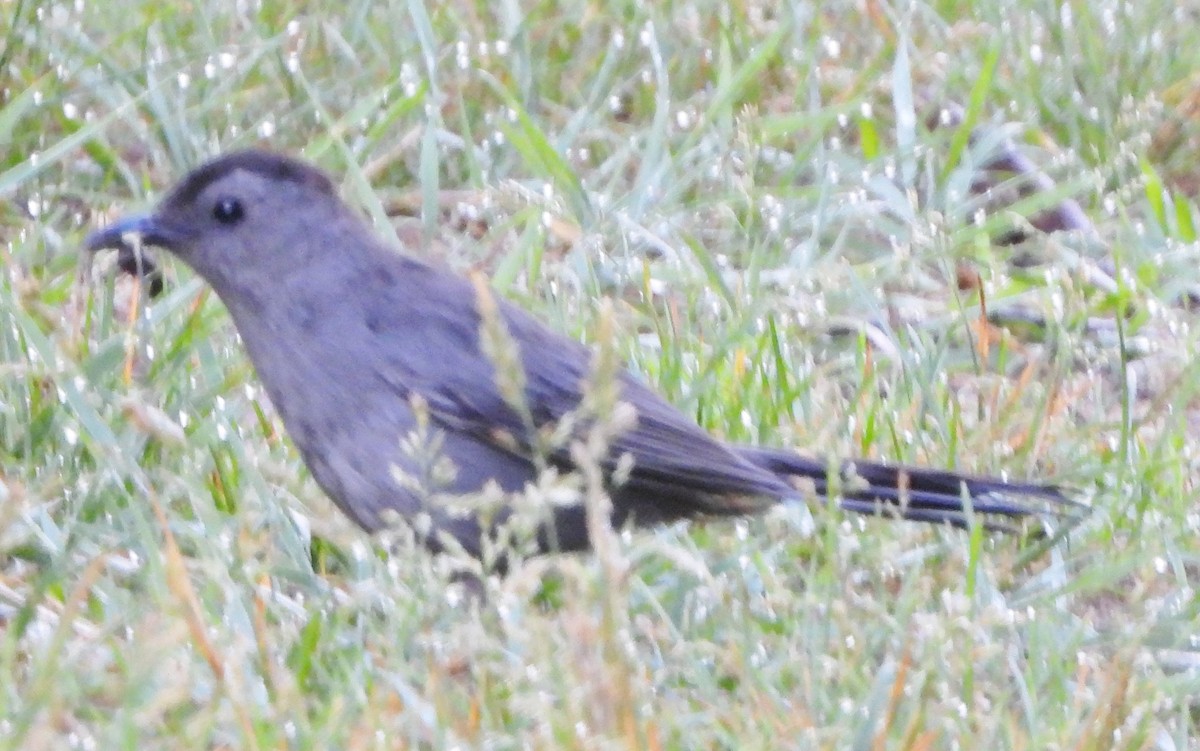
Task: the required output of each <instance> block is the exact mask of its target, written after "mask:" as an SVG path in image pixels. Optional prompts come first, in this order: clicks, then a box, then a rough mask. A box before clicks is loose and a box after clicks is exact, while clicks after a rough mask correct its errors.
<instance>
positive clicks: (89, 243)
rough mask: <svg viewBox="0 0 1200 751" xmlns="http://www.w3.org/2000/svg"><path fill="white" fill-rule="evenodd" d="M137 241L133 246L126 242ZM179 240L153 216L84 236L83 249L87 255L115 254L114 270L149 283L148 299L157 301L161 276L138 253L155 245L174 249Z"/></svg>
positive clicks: (129, 219) (126, 220)
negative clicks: (89, 252) (89, 253)
mask: <svg viewBox="0 0 1200 751" xmlns="http://www.w3.org/2000/svg"><path fill="white" fill-rule="evenodd" d="M133 238H137V246H138V247H136V248H135V244H134V243H132V242H130V240H132V239H133ZM180 239H181V238H180V237H179V236H178V233H174V232H171V231H170V230H169V229H168V228H167V227H166V226H165V225H164V224H163V223H162V222H160V221H159V220H158V219H156V218H155V217H154V216H153V215H146V216H132V217H126V218H124V219H120V220H118V221H116V222H113V223H112V224H110V225H108V226H107V227H105V228H104V229H99V230H96V231H95V232H93V233H92V234H90V235H88V238H87V240H86V241H85V242H84V247H85V248H87V249H88V250H89V251H91V252H96V251H99V250H116V251H117V266H118V267H120V269H121V271H124V272H125V273H127V274H132V275H134V276H140V277H143V278H144V279H146V280H147V281H148V282H149V283H150V296H151V297H157V296H158V294H159V293H160V292H161V291H162V288H163V280H162V273H161V272H160V271H159V269H158V265H157V264H156V263H155V262H154V259H153V258H151V257H149V256H148V255H146V254H145V253H144V252H142V250H141V248H142V246H146V245H155V246H158V247H160V248H166V249H168V250H170V249H172V248H173V247H175V245H176V243H177V242H178V241H179V240H180Z"/></svg>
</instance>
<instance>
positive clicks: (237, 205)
mask: <svg viewBox="0 0 1200 751" xmlns="http://www.w3.org/2000/svg"><path fill="white" fill-rule="evenodd" d="M245 213H246V212H245V211H244V210H243V209H242V202H241V201H239V200H238V199H236V198H229V197H225V198H218V199H217V203H216V205H214V206H213V218H214V219H216V220H217V221H218V222H220V223H221V224H237V223H238V222H239V221H241V219H242V216H243V215H245Z"/></svg>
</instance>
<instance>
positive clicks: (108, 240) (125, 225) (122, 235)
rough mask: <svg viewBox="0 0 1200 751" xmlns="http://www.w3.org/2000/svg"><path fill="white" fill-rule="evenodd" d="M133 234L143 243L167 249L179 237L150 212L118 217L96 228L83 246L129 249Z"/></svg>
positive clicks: (172, 245)
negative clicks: (143, 214)
mask: <svg viewBox="0 0 1200 751" xmlns="http://www.w3.org/2000/svg"><path fill="white" fill-rule="evenodd" d="M134 236H136V237H138V238H140V242H141V244H143V245H155V246H157V247H160V248H166V249H168V250H170V249H171V248H173V247H174V246H175V244H176V243H177V242H178V241H179V240H180V239H181V238H179V237H178V233H176V232H173V231H171V229H170V228H169V227H167V226H166V225H164V224H163V223H162V222H161V221H159V220H158V219H157V218H156V217H155V216H154V215H152V214H150V215H146V216H131V217H126V218H124V219H119V220H117V221H115V222H113V223H112V224H110V225H108V226H107V227H105V228H104V229H98V230H96V231H95V232H93V233H92V234H90V235H88V238H87V241H86V243H85V247H87V249H88V250H91V251H97V250H105V249H111V250H129V249H130V242H129V239H130V238H131V237H134Z"/></svg>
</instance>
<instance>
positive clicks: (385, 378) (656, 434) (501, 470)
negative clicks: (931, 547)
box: [85, 148, 1071, 558]
mask: <svg viewBox="0 0 1200 751" xmlns="http://www.w3.org/2000/svg"><path fill="white" fill-rule="evenodd" d="M135 237H136V238H138V239H139V240H138V241H139V242H140V243H141V244H142V245H149V246H155V247H158V248H161V249H163V250H165V251H167V252H169V253H170V254H172V255H174V256H175V257H176V258H178V259H179V260H181V261H182V262H183V263H184V264H186V265H187V266H189V267H191V269H193V270H194V271H195V273H197V274H198V275H199V276H200V277H202V278H203V279H204V280H205V281H206V282H207V283H208V284H209V285H210V286H211V287H212V289H213V290H214V291H215V292H216V295H217V296H218V298H219V299H220V300H221V301H222V303H223V304H224V306H225V307H226V309H227V310H228V312H229V314H230V316H231V317H232V319H233V323H234V326H235V327H236V329H237V332H238V334H239V335H240V338H241V341H242V343H243V345H244V347H245V350H246V352H247V354H248V356H249V359H250V361H251V362H252V364H253V366H254V369H255V371H256V373H257V376H258V378H259V379H260V380H261V382H262V384H263V386H264V387H265V390H266V392H267V394H268V396H269V397H270V401H271V403H272V404H273V405H274V408H275V410H276V411H277V413H278V414H279V416H280V417H281V419H282V421H283V425H284V427H285V429H286V431H287V433H288V435H289V436H290V438H291V440H292V442H293V443H294V445H295V446H296V448H297V449H298V451H299V453H300V455H301V457H302V458H303V461H304V463H305V465H306V466H307V467H308V469H309V471H310V473H311V475H312V477H313V478H314V479H315V480H316V482H317V484H318V485H319V486H320V487H321V489H322V490H323V491H324V492H325V494H327V495H328V496H329V498H331V499H332V500H333V502H334V504H335V505H336V506H337V507H338V508H339V509H341V511H342V512H344V513H345V514H346V515H347V516H348V517H350V519H352V520H353V521H354V522H356V523H357V524H358V525H359V526H360V527H362V528H363V529H364V530H366V531H367V532H378V531H380V530H382V529H386V528H389V527H391V526H394V525H396V524H397V523H401V522H402V523H406V524H408V525H410V526H411V528H413V529H414V530H416V531H417V534H418V537H419V539H420V540H421V542H422V543H423V544H424V545H425V546H427V547H428V548H429V549H430V550H432V551H434V552H444V551H446V550H449V549H455V550H461V551H465V553H466V554H468V555H469V556H473V557H475V558H480V557H481V556H483V555H484V552H485V550H486V549H487V544H486V541H487V540H489V539H493V536H494V535H496V534H497V532H498V530H499V529H501V528H502V526H503V525H504V524H505V523H506V522H507V521H509V520H510V519H512V518H515V516H516V512H514V510H513V509H514V504H513V503H512V499H513V497H514V496H515V494H519V493H522V492H524V491H527V490H528V486H530V485H531V484H533V483H536V482H537V480H538V477H539V476H540V473H542V472H544V471H546V470H547V469H552V470H553V471H555V472H558V473H562V475H563V476H570V475H571V474H572V473H578V472H579V470H581V469H582V468H583V462H585V461H591V460H585V459H584V458H581V457H582V454H581V452H580V451H578V450H574V449H577V448H578V446H579V445H580V442H581V441H583V440H584V438H585V436H584V431H587V430H591V429H593V428H594V427H595V426H596V425H597V424H598V423H599V422H600V418H601V417H602V416H601V415H596V414H592V415H590V416H589V415H588V414H587V410H586V409H584V407H585V406H586V403H587V399H588V394H589V393H591V391H589V389H590V386H589V384H590V383H591V381H590V379H592V378H593V371H594V370H595V365H596V362H597V360H596V358H597V357H598V355H597V354H596V350H595V349H594V348H589V347H588V346H586V345H584V344H583V343H581V342H578V341H576V340H574V339H572V338H570V337H568V336H566V335H564V334H562V333H560V332H557V331H554V330H552V329H551V328H549V327H548V326H547V325H546V324H544V323H543V322H542V321H540V320H539V319H537V318H536V317H535V316H533V315H532V314H530V313H528V312H526V311H525V310H523V309H521V308H520V307H518V306H516V305H515V304H513V303H511V302H509V301H506V300H504V299H503V298H502V297H500V296H499V295H497V294H494V293H492V291H491V290H490V288H489V287H488V286H487V285H486V283H481V282H480V281H479V280H478V278H475V279H472V278H469V277H468V276H464V275H462V274H459V273H457V272H455V271H453V270H450V269H448V268H444V267H443V266H441V265H439V264H437V263H434V262H430V261H427V260H423V259H421V258H418V257H415V256H414V255H411V254H407V253H404V252H401V251H400V250H397V249H395V248H393V247H391V246H390V245H389V244H388V243H387V242H385V241H384V240H383V239H382V238H381V237H379V236H378V235H376V234H375V233H374V231H373V230H372V228H371V227H370V226H369V225H368V224H367V223H366V221H365V220H364V219H363V218H362V217H361V216H360V215H359V213H357V212H356V211H355V209H353V208H352V207H351V206H350V205H348V204H347V203H345V202H344V201H342V200H341V199H340V198H339V196H338V192H337V190H336V187H335V183H334V181H333V179H332V178H331V177H330V176H329V175H328V174H327V173H325V172H323V171H322V170H321V169H320V168H318V167H316V166H314V165H313V164H311V163H309V162H306V161H304V160H302V159H299V158H296V157H292V156H288V155H285V154H281V153H276V152H273V151H269V150H265V149H257V148H255V149H247V150H240V151H233V152H229V153H226V154H223V155H220V156H217V157H215V158H213V159H212V160H210V161H208V162H206V163H204V164H202V165H201V166H199V167H197V168H195V169H194V170H192V171H191V172H190V173H188V174H187V175H186V176H184V177H183V179H182V180H180V181H179V183H178V184H177V185H175V186H174V187H173V188H172V189H170V190H169V191H168V192H167V193H166V194H165V197H163V198H162V200H161V201H160V202H159V203H158V204H157V206H156V207H155V209H154V210H153V211H152V212H151V213H149V214H144V215H133V216H130V217H128V218H124V219H119V220H117V221H115V222H113V223H112V224H110V225H108V226H106V227H102V228H100V229H97V230H95V231H93V232H92V233H91V234H90V235H89V236H88V238H87V239H86V241H85V245H86V248H87V249H88V250H89V251H93V252H94V251H99V250H102V249H116V250H118V251H119V252H120V253H121V258H122V262H121V263H122V266H123V267H126V268H132V267H133V264H132V262H131V261H130V260H129V259H130V258H131V256H130V255H129V254H130V252H131V248H132V245H131V241H133V240H134V238H135ZM151 268H152V267H151ZM493 330H495V331H499V332H501V333H500V335H499V336H501V339H500V341H502V342H507V343H508V344H509V345H511V351H512V357H511V358H510V360H511V361H501V360H500V358H499V357H498V356H497V355H496V353H495V352H494V351H493V350H494V347H493V348H492V349H489V341H491V339H490V338H489V337H490V334H489V332H490V331H493ZM611 380H612V381H613V386H614V388H613V389H612V390H613V391H614V393H615V397H614V400H613V402H612V403H611V404H609V405H607V406H608V408H610V411H611V412H612V414H618V413H619V414H621V415H624V416H625V417H624V418H623V420H618V421H617V422H623V424H622V425H618V426H616V428H614V429H613V430H612V431H611V433H612V434H611V435H609V436H607V439H606V441H604V442H602V443H601V446H600V452H599V455H598V456H595V457H594V461H593V464H594V468H595V469H598V470H599V473H598V476H599V477H600V478H601V484H602V486H603V490H604V495H605V496H607V498H608V500H609V502H610V509H609V513H610V516H609V519H608V521H609V523H610V524H611V525H612V526H613V527H614V528H618V529H623V528H626V527H646V526H651V525H659V524H664V523H670V522H674V521H678V520H684V519H703V518H713V517H738V516H745V515H750V514H758V513H762V512H764V511H766V510H768V509H771V508H774V507H775V506H777V505H779V504H789V503H809V502H812V501H814V500H816V501H819V502H832V503H836V504H838V505H840V506H841V508H843V509H845V510H847V511H850V512H856V513H861V514H868V515H878V516H882V517H886V518H893V519H904V520H912V521H916V522H927V523H933V524H941V525H951V526H956V527H967V526H969V525H971V524H973V523H975V522H976V520H980V519H982V520H984V521H983V522H982V523H985V524H988V523H996V524H997V525H998V526H1005V525H1007V524H1008V523H1009V522H1011V521H1013V520H1016V519H1019V518H1021V517H1030V516H1032V517H1037V518H1047V517H1048V515H1053V514H1054V513H1056V511H1055V510H1056V509H1060V508H1063V507H1065V506H1066V505H1068V504H1069V503H1070V502H1071V501H1070V498H1069V496H1068V495H1067V494H1066V493H1064V491H1063V490H1061V489H1060V488H1059V487H1057V486H1055V485H1051V484H1045V483H1038V482H1011V481H1008V480H1005V479H1000V478H996V477H986V476H972V475H968V474H961V473H958V472H954V471H950V470H943V469H934V468H927V467H917V466H905V465H899V464H886V463H880V462H876V461H870V460H866V459H856V460H843V461H828V460H825V459H820V458H813V457H812V456H806V455H804V454H802V453H800V452H799V451H797V450H794V449H792V448H786V447H785V448H773V447H768V446H760V445H746V444H738V443H727V442H725V441H722V440H720V439H719V438H717V437H715V436H713V435H711V434H710V433H708V432H707V431H705V430H704V429H703V428H701V427H700V426H699V425H697V423H696V422H695V421H693V420H692V419H690V418H689V417H687V416H686V415H685V414H684V413H682V412H681V411H680V410H678V409H677V408H676V407H674V406H673V405H672V404H670V403H669V402H668V401H667V400H666V399H665V398H663V397H662V396H660V395H659V394H657V393H656V392H655V391H654V390H653V389H651V388H650V387H649V386H648V385H646V384H645V383H644V382H643V381H642V380H640V379H639V378H638V377H636V376H635V375H633V374H632V373H631V372H630V371H628V370H627V369H624V368H622V367H617V368H615V373H614V375H613V376H612V379H611ZM506 384H507V385H506ZM618 406H620V407H621V408H622V409H617V407H618ZM580 415H582V417H580ZM564 425H565V426H567V427H566V428H562V426H564ZM556 431H557V433H556ZM554 435H558V439H557V440H550V438H548V436H549V437H553V436H554ZM416 438H420V441H416ZM416 443H423V444H424V445H423V447H417V446H416ZM487 493H491V494H492V497H493V498H499V500H498V501H497V502H496V504H493V505H492V506H487V507H484V506H480V507H478V508H476V507H474V506H472V505H471V504H461V503H456V502H453V499H456V498H466V497H472V495H473V494H475V495H479V494H485V495H486V494H487ZM581 495H582V493H580V494H577V495H576V496H571V497H568V498H567V499H565V500H562V499H559V500H558V501H555V502H546V503H544V504H542V505H543V506H544V508H540V509H538V514H537V517H538V518H537V519H536V520H535V523H534V524H533V525H532V529H531V531H530V532H529V534H528V545H527V550H528V552H529V553H530V554H546V553H556V552H561V553H570V552H577V551H585V550H587V549H589V547H591V546H592V544H593V543H594V542H595V541H594V540H593V539H592V533H591V532H590V531H589V524H588V515H587V514H588V510H587V502H586V501H585V500H584V499H583V498H582V497H580V496H581ZM988 520H997V521H995V522H989V521H988Z"/></svg>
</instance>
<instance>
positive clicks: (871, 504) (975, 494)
mask: <svg viewBox="0 0 1200 751" xmlns="http://www.w3.org/2000/svg"><path fill="white" fill-rule="evenodd" d="M735 450H736V451H737V453H738V455H739V456H741V457H742V458H744V459H746V460H747V461H750V462H752V463H753V464H756V465H758V466H759V467H762V468H763V469H766V470H768V471H770V472H772V473H774V474H776V475H778V476H779V477H781V478H782V479H784V480H785V481H787V482H789V483H790V484H793V485H794V484H795V479H796V478H804V479H806V480H808V481H810V482H811V483H812V488H813V490H814V491H815V492H816V493H817V494H818V495H821V496H825V495H826V494H827V492H828V490H829V469H830V466H829V465H828V464H826V463H825V462H822V461H819V460H816V459H812V458H810V457H805V456H801V455H800V454H797V453H794V452H792V451H787V450H783V449H769V448H762V447H760V446H737V447H735ZM839 470H840V475H841V476H840V477H839V478H837V486H836V490H837V492H838V496H839V500H840V505H841V507H842V508H844V509H846V510H847V511H853V512H855V513H860V514H871V515H892V516H896V517H899V518H902V519H909V520H912V521H920V522H929V523H934V524H951V525H953V526H956V527H966V526H968V525H969V524H970V522H971V517H972V516H973V515H977V516H980V517H983V521H984V524H985V525H986V526H989V527H1001V528H1002V527H1004V525H1003V524H998V523H996V522H995V521H989V520H988V517H992V519H994V518H995V517H1005V518H1009V519H1015V518H1020V517H1025V516H1057V515H1060V514H1061V513H1062V512H1063V510H1064V509H1067V508H1071V507H1078V504H1077V503H1076V502H1075V501H1072V500H1071V499H1070V498H1068V497H1067V496H1066V495H1064V494H1063V492H1062V490H1060V489H1059V488H1056V487H1054V486H1052V485H1038V484H1034V483H1024V482H1007V481H1005V480H1001V479H998V478H994V477H973V476H971V475H964V474H959V473H956V472H950V471H947V470H940V469H926V468H921V467H907V466H902V465H890V464H880V463H878V462H870V461H862V460H857V461H845V462H842V463H841V464H840V466H839Z"/></svg>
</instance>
